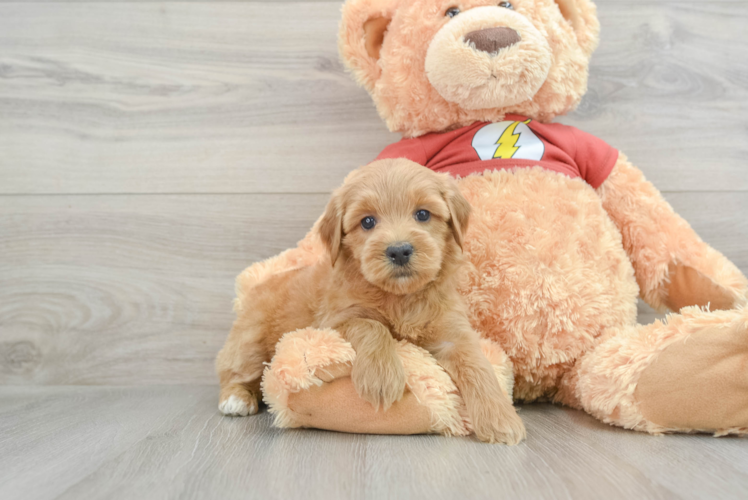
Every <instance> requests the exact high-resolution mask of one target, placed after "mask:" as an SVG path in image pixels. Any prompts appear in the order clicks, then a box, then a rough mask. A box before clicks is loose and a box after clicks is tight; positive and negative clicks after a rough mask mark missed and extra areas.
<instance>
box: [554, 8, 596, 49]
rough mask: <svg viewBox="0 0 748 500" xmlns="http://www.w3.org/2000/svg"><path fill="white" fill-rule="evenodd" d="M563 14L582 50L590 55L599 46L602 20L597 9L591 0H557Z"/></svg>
mask: <svg viewBox="0 0 748 500" xmlns="http://www.w3.org/2000/svg"><path fill="white" fill-rule="evenodd" d="M555 1H556V4H558V8H559V10H560V11H561V15H562V16H564V19H566V20H567V21H569V23H570V24H571V26H572V28H574V33H576V35H577V41H578V42H579V45H580V46H581V47H582V50H584V52H585V53H586V54H587V56H590V55H591V54H592V52H593V51H594V50H595V48H597V42H598V35H599V33H600V22H599V21H598V20H597V9H596V7H595V4H593V3H592V2H591V1H590V0H555Z"/></svg>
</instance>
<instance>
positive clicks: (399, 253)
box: [387, 243, 413, 266]
mask: <svg viewBox="0 0 748 500" xmlns="http://www.w3.org/2000/svg"><path fill="white" fill-rule="evenodd" d="M411 255H413V245H411V244H410V243H396V244H394V245H392V246H391V247H389V248H387V257H388V258H389V259H390V260H391V261H392V263H393V264H395V265H396V266H404V265H405V264H407V263H408V261H409V260H410V256H411Z"/></svg>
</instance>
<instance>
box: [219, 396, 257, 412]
mask: <svg viewBox="0 0 748 500" xmlns="http://www.w3.org/2000/svg"><path fill="white" fill-rule="evenodd" d="M218 409H219V410H220V411H221V413H223V414H224V415H233V416H239V417H246V416H247V415H250V414H255V413H257V405H256V404H254V403H252V404H250V405H247V403H246V402H245V401H244V400H243V399H241V398H240V397H238V396H229V398H228V399H226V400H224V401H221V404H219V405H218Z"/></svg>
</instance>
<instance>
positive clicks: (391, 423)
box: [237, 0, 748, 435]
mask: <svg viewBox="0 0 748 500" xmlns="http://www.w3.org/2000/svg"><path fill="white" fill-rule="evenodd" d="M513 3H514V10H509V9H503V10H502V8H501V7H499V6H498V4H497V2H495V1H490V0H463V1H462V2H459V12H456V11H454V10H452V11H451V12H449V13H448V12H447V11H448V10H449V9H450V8H453V7H455V6H456V4H455V2H451V1H446V0H444V1H443V0H348V1H347V2H346V3H345V5H344V7H343V21H342V23H341V27H340V39H339V44H340V52H341V55H342V57H343V59H344V61H345V62H346V64H347V65H348V67H349V68H350V69H351V70H352V72H353V74H354V76H355V77H356V78H357V80H358V81H359V82H360V83H361V84H362V85H363V86H364V88H365V89H366V90H367V91H368V92H369V93H370V94H371V96H372V99H373V100H374V102H375V104H376V106H377V109H378V110H379V113H380V115H381V116H382V118H383V119H384V120H385V121H386V123H387V125H388V126H389V128H390V129H391V130H393V131H398V132H401V133H402V134H403V135H404V137H406V138H411V137H420V136H422V135H424V134H427V133H442V132H447V131H454V130H457V129H459V128H460V127H466V126H469V125H471V124H474V123H477V122H498V121H501V120H503V119H504V117H505V115H506V114H507V113H516V114H518V115H522V116H527V117H529V118H531V119H533V120H538V121H543V122H546V121H550V120H551V119H553V118H554V117H556V116H558V115H559V114H563V113H565V112H567V111H569V110H570V109H572V108H573V107H574V106H575V105H576V104H577V103H578V102H579V100H580V99H581V97H582V96H583V94H584V92H585V90H586V84H587V69H588V65H589V58H590V56H591V53H592V51H593V50H594V48H595V46H596V44H597V33H598V22H597V19H596V17H595V8H594V6H593V5H592V3H591V2H589V1H588V0H555V1H554V0H521V1H520V0H518V1H516V2H513ZM497 27H505V28H507V29H511V30H514V31H515V32H516V33H517V34H518V36H519V38H520V40H519V41H517V42H514V43H511V44H507V42H506V40H505V39H504V38H502V39H499V38H496V37H499V35H498V34H497V33H498V32H497V31H495V30H494V31H491V30H493V29H494V28H497ZM483 30H489V31H483ZM481 31H483V32H482V34H481V35H480V38H481V45H482V47H483V48H485V47H489V44H495V46H496V47H499V45H501V46H502V47H500V48H499V50H498V51H497V52H496V53H494V54H493V55H491V54H489V53H488V52H486V51H483V50H479V48H477V47H474V45H475V43H472V45H471V43H470V42H469V40H468V41H467V42H466V41H465V36H466V35H469V36H468V39H471V37H472V38H474V35H473V34H474V33H475V32H481ZM501 33H502V34H501V37H504V35H505V34H506V32H505V31H501ZM493 46H494V45H491V46H490V47H493ZM449 69H453V71H451V72H450V71H449ZM539 79H540V80H539ZM494 80H495V81H494ZM541 80H542V81H541ZM539 82H540V83H539ZM510 83H511V86H509V84H510ZM509 87H511V88H509ZM476 106H478V107H476ZM480 106H486V107H483V108H481V107H480ZM352 167H353V166H352ZM517 167H522V168H502V170H498V171H485V172H476V173H474V174H472V175H468V176H467V177H464V178H462V179H460V180H459V186H460V190H461V192H462V194H463V195H464V196H465V198H466V199H467V200H468V201H469V202H470V204H471V205H472V207H473V212H472V218H471V222H470V227H469V229H468V231H467V233H466V234H465V235H464V244H463V248H464V252H465V253H466V255H467V257H468V261H469V263H470V266H469V270H468V273H467V275H466V278H465V280H464V282H463V283H462V284H461V287H460V290H461V292H462V293H463V295H464V297H465V299H466V301H467V303H468V306H469V318H470V321H471V323H472V325H473V326H474V327H475V329H476V330H478V331H479V332H480V333H481V334H482V336H483V337H484V338H485V339H486V340H487V341H490V342H491V343H487V344H484V352H485V353H486V354H487V355H488V356H489V358H490V359H491V360H492V362H493V363H494V366H495V367H496V368H497V371H498V373H497V375H498V376H499V377H500V380H502V381H503V382H502V383H503V384H504V387H505V388H506V390H507V392H510V393H513V395H514V398H515V399H516V400H524V401H535V400H550V401H554V402H557V403H559V404H564V405H568V406H571V407H574V408H579V409H583V410H584V411H587V412H588V413H590V414H591V415H593V416H595V417H596V418H598V419H600V420H601V421H603V422H607V423H610V424H612V425H618V426H622V427H626V428H629V429H635V430H639V431H644V432H650V433H663V432H694V431H707V432H712V433H715V434H716V435H722V434H727V433H737V434H742V433H745V432H746V430H747V429H748V412H746V411H745V408H746V403H747V402H748V397H747V396H746V395H747V393H748V380H746V371H745V366H746V363H748V358H747V357H746V356H748V351H747V350H746V348H745V346H746V345H748V344H746V340H747V339H746V335H748V316H746V309H745V308H744V306H745V304H746V302H747V300H748V280H746V278H745V276H744V275H743V274H742V273H741V272H740V270H739V269H738V268H737V267H736V266H735V265H734V264H733V263H731V262H730V261H729V260H728V259H726V258H725V257H724V256H723V255H722V254H721V253H719V252H718V251H717V250H715V249H713V248H711V247H710V246H709V245H708V244H707V243H706V242H704V241H703V240H701V239H700V238H699V236H698V235H697V234H696V233H695V232H694V231H693V229H691V227H690V226H689V225H688V223H687V222H686V221H685V220H683V219H682V218H681V217H680V216H678V214H676V213H675V212H674V211H673V209H672V207H671V206H670V205H669V204H668V203H667V202H666V201H665V199H664V198H663V197H662V196H661V194H660V193H659V191H658V190H657V189H656V188H655V187H654V186H653V185H652V184H651V183H649V182H648V181H647V180H646V179H645V178H644V175H643V174H642V172H641V171H640V170H639V169H637V168H636V167H635V166H633V165H632V164H631V163H629V162H628V160H627V159H626V157H625V156H624V155H623V154H619V156H618V158H617V160H616V163H615V166H614V167H613V169H612V171H610V174H609V175H608V176H607V178H606V179H605V180H604V182H603V183H602V184H601V185H600V186H599V187H597V188H596V189H595V187H593V186H590V185H589V184H587V183H585V182H584V181H583V180H582V179H572V178H569V177H567V176H565V175H563V174H560V173H556V172H552V171H549V170H546V169H543V168H541V167H532V166H528V165H519V164H518V165H517ZM705 175H706V174H705ZM323 253H324V249H323V248H322V245H321V243H320V241H319V238H318V237H317V235H316V229H312V231H311V232H310V233H309V234H308V235H307V237H306V238H305V239H304V240H303V241H302V242H300V243H299V245H298V247H297V248H295V249H292V250H288V251H286V252H284V253H282V254H281V255H279V256H277V257H274V258H272V259H269V260H268V261H266V262H263V263H258V264H255V265H253V266H251V267H250V268H249V269H247V270H246V271H245V272H244V273H242V275H240V276H239V278H238V280H237V294H238V296H239V297H240V298H242V297H244V296H245V295H246V294H248V293H251V287H252V286H254V285H255V284H257V283H259V282H261V281H262V280H264V279H266V277H267V276H269V275H270V274H272V273H276V272H281V271H283V270H288V269H293V268H295V267H299V266H304V265H309V264H311V263H313V262H316V261H317V260H318V259H319V258H320V256H321V255H323ZM637 297H641V298H642V299H644V300H645V301H646V302H647V303H649V304H650V305H651V306H653V307H655V308H657V309H659V310H666V309H668V308H669V309H671V310H673V311H674V312H676V313H677V314H673V315H671V316H670V317H669V318H668V320H667V321H665V322H660V321H657V322H655V323H653V324H651V325H638V324H637V322H636V319H637ZM241 303H251V301H249V302H246V301H241V300H240V301H237V307H241ZM690 306H698V307H690ZM718 309H723V310H724V311H719V310H718ZM678 311H680V312H679V313H678ZM398 349H399V352H400V355H401V356H402V357H403V361H404V362H405V363H406V365H407V366H408V368H407V370H408V391H407V393H406V395H405V396H404V397H403V399H402V400H401V401H400V402H399V403H397V405H396V406H395V407H393V409H391V410H390V411H389V412H379V413H377V412H374V410H373V408H371V407H367V406H366V404H363V403H362V401H361V400H360V399H359V398H358V397H357V395H356V394H355V391H354V390H353V387H352V384H351V383H350V378H348V373H349V372H350V364H351V363H353V362H355V353H353V352H352V350H351V349H350V346H347V344H346V343H345V342H344V341H343V340H342V339H341V338H340V337H339V336H338V335H337V334H336V333H335V332H332V331H310V330H304V331H300V332H293V333H289V334H287V335H286V336H285V337H284V338H283V340H282V341H281V342H280V344H279V345H278V353H277V354H276V357H275V359H274V360H273V362H272V363H271V364H270V366H269V367H268V369H267V371H266V373H265V378H264V386H263V388H264V393H265V399H266V401H267V402H268V404H269V405H270V408H271V411H272V412H273V413H274V414H275V416H276V422H277V424H278V425H281V426H286V427H288V426H308V427H320V428H325V429H333V430H341V431H350V432H353V431H356V432H378V433H381V432H390V433H416V432H439V433H444V434H450V435H464V434H466V433H468V432H469V422H467V421H466V420H465V418H464V413H463V412H462V411H461V409H460V408H461V407H460V402H459V401H460V399H459V395H458V394H457V393H456V392H455V390H454V385H453V384H452V383H451V381H450V380H449V377H447V376H446V375H445V374H444V372H443V371H441V369H440V368H439V367H438V366H436V364H435V363H434V362H433V360H432V359H431V358H430V357H429V356H428V355H427V354H426V353H425V352H423V351H420V350H419V349H417V348H415V347H414V346H411V345H408V344H400V346H399V348H398ZM510 372H511V373H510ZM512 379H513V381H512ZM512 383H513V386H512ZM530 433H532V429H530Z"/></svg>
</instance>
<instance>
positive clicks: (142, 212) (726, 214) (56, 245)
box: [0, 193, 748, 385]
mask: <svg viewBox="0 0 748 500" xmlns="http://www.w3.org/2000/svg"><path fill="white" fill-rule="evenodd" d="M667 197H668V199H669V200H670V202H671V203H672V204H673V206H674V207H675V209H676V210H677V211H679V212H680V213H681V214H683V216H684V217H686V219H687V220H689V221H690V222H691V223H692V224H693V226H694V227H695V229H696V230H697V231H698V232H700V234H701V235H702V237H703V238H704V239H705V240H706V241H707V242H709V243H710V244H712V245H713V246H715V247H716V248H718V249H720V250H721V251H723V252H724V253H725V255H727V257H728V258H730V259H732V261H733V262H735V263H736V264H737V265H738V266H739V267H740V268H741V269H742V270H743V271H748V247H747V246H746V242H748V220H746V218H745V217H738V216H737V215H738V214H744V213H746V212H748V197H746V196H745V194H744V193H668V195H667ZM326 200H327V196H326V195H302V194H299V195H282V196H281V195H158V196H156V195H147V196H138V195H121V196H110V195H92V196H80V195H73V196H68V195H61V196H5V197H0V255H1V256H2V258H0V383H13V384H58V385H59V384H98V385H105V384H116V385H128V384H155V383H169V384H180V383H210V382H213V381H214V375H213V359H214V357H215V354H216V353H217V351H218V350H219V349H220V347H221V345H222V343H223V341H224V339H225V337H226V335H227V332H228V329H229V327H230V325H231V322H232V321H233V314H232V312H231V300H232V298H233V280H234V277H235V276H236V275H237V274H238V273H239V272H240V271H241V270H242V269H243V268H244V267H245V266H247V265H249V264H250V263H251V262H253V261H257V260H260V259H263V258H266V257H270V256H272V255H275V254H277V253H278V252H280V251H282V250H284V249H286V248H289V247H292V246H294V245H295V243H296V241H298V240H299V239H301V238H302V237H303V236H304V234H305V233H306V231H307V230H308V229H309V228H310V227H311V225H312V223H313V222H314V220H315V219H316V218H317V217H318V215H319V214H321V213H322V210H323V207H324V204H325V202H326ZM654 317H655V315H654V313H653V312H652V311H651V310H649V309H647V308H642V322H645V323H649V322H651V321H652V319H653V318H654Z"/></svg>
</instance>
